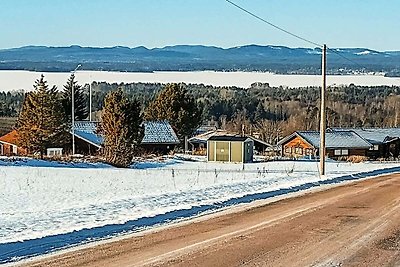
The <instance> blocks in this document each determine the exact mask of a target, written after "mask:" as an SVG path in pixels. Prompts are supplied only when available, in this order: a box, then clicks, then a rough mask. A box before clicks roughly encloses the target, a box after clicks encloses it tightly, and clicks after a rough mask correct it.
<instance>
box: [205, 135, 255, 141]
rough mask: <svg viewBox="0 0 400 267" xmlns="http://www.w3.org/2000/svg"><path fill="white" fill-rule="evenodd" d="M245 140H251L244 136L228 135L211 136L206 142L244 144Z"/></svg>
mask: <svg viewBox="0 0 400 267" xmlns="http://www.w3.org/2000/svg"><path fill="white" fill-rule="evenodd" d="M247 140H251V141H253V140H252V139H250V138H248V137H246V136H230V135H219V136H217V135H215V136H211V137H210V138H208V141H233V142H235V141H236V142H244V141H247Z"/></svg>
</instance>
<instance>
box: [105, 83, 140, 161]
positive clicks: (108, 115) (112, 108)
mask: <svg viewBox="0 0 400 267" xmlns="http://www.w3.org/2000/svg"><path fill="white" fill-rule="evenodd" d="M141 125H142V116H141V108H140V103H139V101H136V100H135V101H129V100H128V99H127V98H126V97H125V96H124V94H123V92H122V90H121V89H118V90H117V91H113V92H109V93H108V94H107V96H106V98H105V100H104V107H103V110H102V114H101V127H100V129H99V130H100V132H101V133H102V134H103V136H104V156H105V158H106V161H108V162H109V163H111V164H113V165H115V166H119V167H128V166H129V165H130V164H131V162H132V158H133V155H134V152H135V149H136V148H137V146H138V145H139V144H140V142H141V140H142V139H143V135H144V130H143V128H142V126H141Z"/></svg>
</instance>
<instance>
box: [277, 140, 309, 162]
mask: <svg viewBox="0 0 400 267" xmlns="http://www.w3.org/2000/svg"><path fill="white" fill-rule="evenodd" d="M313 154H314V148H313V147H312V146H311V145H309V144H308V143H307V142H306V141H304V140H303V139H302V138H300V137H299V136H296V137H294V138H293V139H292V140H290V141H289V142H287V143H286V144H284V145H283V146H282V155H284V156H294V157H296V156H305V155H313Z"/></svg>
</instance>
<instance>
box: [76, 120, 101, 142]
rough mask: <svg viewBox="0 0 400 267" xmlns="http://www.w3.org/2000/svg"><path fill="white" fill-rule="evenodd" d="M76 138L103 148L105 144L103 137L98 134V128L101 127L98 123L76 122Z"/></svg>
mask: <svg viewBox="0 0 400 267" xmlns="http://www.w3.org/2000/svg"><path fill="white" fill-rule="evenodd" d="M74 125H75V127H74V133H75V136H76V137H78V138H80V139H82V140H84V141H86V142H88V143H90V144H92V145H94V146H96V147H98V148H101V146H102V144H103V137H102V136H101V135H100V134H97V126H98V125H99V123H98V122H96V121H76V122H75V123H74Z"/></svg>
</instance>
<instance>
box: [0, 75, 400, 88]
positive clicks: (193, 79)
mask: <svg viewBox="0 0 400 267" xmlns="http://www.w3.org/2000/svg"><path fill="white" fill-rule="evenodd" d="M41 74H42V72H32V71H12V70H2V71H0V91H11V90H20V89H23V90H26V91H30V90H32V89H33V84H34V82H35V80H37V79H38V78H40V75H41ZM43 74H44V75H45V77H46V80H47V81H48V83H49V85H56V86H57V87H58V88H62V86H63V85H64V84H65V83H66V82H67V79H68V77H69V76H70V75H71V73H69V72H65V73H62V72H59V73H54V72H49V73H43ZM75 75H76V78H77V80H78V82H79V83H80V84H86V83H90V82H92V81H97V82H103V81H104V82H109V83H121V82H124V83H132V82H155V83H170V82H185V83H197V84H201V83H203V84H206V85H214V86H239V87H243V88H248V87H249V86H250V85H251V84H252V83H254V82H263V83H269V84H270V85H271V86H280V85H282V86H289V87H301V86H320V84H321V77H320V76H319V75H279V74H273V73H268V72H215V71H193V72H177V71H169V72H168V71H164V72H154V73H140V72H136V73H133V72H132V73H126V72H107V71H77V72H76V74H75ZM350 83H354V84H357V85H365V86H369V85H370V86H372V85H398V86H399V85H400V79H399V78H389V77H384V76H383V75H328V77H327V84H328V85H335V84H336V85H341V84H350Z"/></svg>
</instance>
